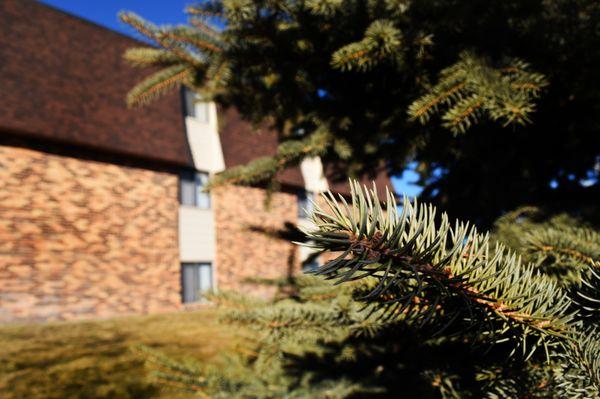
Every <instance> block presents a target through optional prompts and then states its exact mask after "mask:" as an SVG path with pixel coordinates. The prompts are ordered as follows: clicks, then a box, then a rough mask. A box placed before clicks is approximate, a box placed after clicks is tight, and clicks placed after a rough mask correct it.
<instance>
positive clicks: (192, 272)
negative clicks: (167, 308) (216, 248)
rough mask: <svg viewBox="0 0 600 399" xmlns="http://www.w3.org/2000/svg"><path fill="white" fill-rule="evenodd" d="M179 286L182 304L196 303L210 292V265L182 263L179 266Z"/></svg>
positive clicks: (211, 286)
mask: <svg viewBox="0 0 600 399" xmlns="http://www.w3.org/2000/svg"><path fill="white" fill-rule="evenodd" d="M181 286H182V296H183V303H192V302H198V301H201V300H202V299H203V296H204V294H206V293H207V292H209V291H211V290H212V288H213V284H212V264H210V263H183V264H182V265H181Z"/></svg>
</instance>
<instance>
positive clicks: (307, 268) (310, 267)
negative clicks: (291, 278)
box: [302, 254, 321, 272]
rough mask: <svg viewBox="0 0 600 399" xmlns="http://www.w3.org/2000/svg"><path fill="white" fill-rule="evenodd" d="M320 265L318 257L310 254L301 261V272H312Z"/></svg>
mask: <svg viewBox="0 0 600 399" xmlns="http://www.w3.org/2000/svg"><path fill="white" fill-rule="evenodd" d="M319 266H321V262H319V257H318V256H314V255H312V254H311V255H310V256H309V257H308V258H307V259H305V260H304V262H302V271H303V272H314V271H315V270H317V269H318V268H319Z"/></svg>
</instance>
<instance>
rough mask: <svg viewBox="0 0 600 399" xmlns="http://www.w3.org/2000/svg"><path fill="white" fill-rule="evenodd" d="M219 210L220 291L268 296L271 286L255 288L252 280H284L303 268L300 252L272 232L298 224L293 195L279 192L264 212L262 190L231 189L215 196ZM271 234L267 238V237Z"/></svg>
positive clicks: (217, 220) (217, 225)
mask: <svg viewBox="0 0 600 399" xmlns="http://www.w3.org/2000/svg"><path fill="white" fill-rule="evenodd" d="M212 195H213V201H214V210H215V221H216V234H217V237H216V238H217V257H216V273H217V279H218V287H219V289H222V290H236V291H239V292H252V293H253V294H259V295H263V296H267V295H269V294H271V293H272V291H273V290H272V289H269V287H267V286H264V285H260V284H252V283H249V282H248V279H249V278H250V279H251V278H268V279H272V278H281V277H287V276H289V275H290V274H293V273H297V272H298V270H299V261H298V259H297V258H298V250H297V248H296V246H295V245H293V244H291V243H290V242H289V240H285V239H276V238H273V237H272V236H269V234H272V233H275V232H278V231H282V230H283V231H285V223H286V222H291V223H294V224H295V223H296V221H297V203H296V196H295V195H294V194H290V193H286V192H276V193H273V194H272V198H271V203H270V206H269V207H268V208H265V206H264V201H265V196H266V193H265V191H264V190H262V189H260V188H252V187H240V186H227V187H220V188H217V189H215V190H213V192H212ZM265 233H267V234H265Z"/></svg>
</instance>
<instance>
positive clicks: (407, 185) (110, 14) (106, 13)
mask: <svg viewBox="0 0 600 399" xmlns="http://www.w3.org/2000/svg"><path fill="white" fill-rule="evenodd" d="M41 1H42V3H46V4H48V5H51V6H53V7H56V8H58V9H61V10H64V11H67V12H69V13H71V14H74V15H77V16H79V17H82V18H85V19H88V20H90V21H93V22H95V23H97V24H100V25H102V26H105V27H107V28H110V29H113V30H116V31H118V32H121V33H124V34H127V35H130V36H133V37H136V38H138V39H140V38H142V37H141V35H138V34H136V33H135V31H133V29H131V28H130V27H128V26H127V25H125V24H124V23H122V22H121V21H119V19H118V18H117V14H118V13H119V11H134V12H136V13H137V14H139V15H141V16H142V17H144V18H146V19H148V20H149V21H152V22H154V23H156V24H158V25H161V24H179V23H184V22H185V21H186V16H185V14H184V12H183V10H184V9H185V7H186V6H187V5H190V4H194V1H190V0H169V1H166V0H102V1H99V0H96V1H91V0H41ZM417 177H418V175H417V174H416V173H415V172H414V171H412V170H410V169H407V170H406V171H405V172H404V173H403V174H402V176H398V177H394V178H392V183H393V185H394V189H395V190H396V192H397V193H399V194H407V195H409V196H414V195H418V194H419V193H420V192H421V188H420V187H419V186H417V185H415V184H412V183H414V182H415V181H416V179H417Z"/></svg>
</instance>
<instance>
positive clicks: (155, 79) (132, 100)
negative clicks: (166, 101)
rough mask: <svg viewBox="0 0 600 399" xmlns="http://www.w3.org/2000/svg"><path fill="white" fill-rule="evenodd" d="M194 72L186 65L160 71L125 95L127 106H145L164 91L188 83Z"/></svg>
mask: <svg viewBox="0 0 600 399" xmlns="http://www.w3.org/2000/svg"><path fill="white" fill-rule="evenodd" d="M193 76H194V70H193V69H192V68H190V67H189V66H187V65H185V64H184V65H182V64H177V65H173V66H171V67H167V68H165V69H162V70H160V71H158V72H156V73H154V74H152V75H150V76H149V77H147V78H146V79H145V80H143V81H142V82H140V83H138V84H137V85H136V86H135V87H134V88H133V89H131V91H130V92H129V93H128V94H127V105H128V106H130V107H137V106H140V105H143V104H147V103H149V102H150V101H152V100H153V99H154V98H156V97H158V96H159V95H161V94H163V93H164V92H166V91H169V90H172V89H173V88H175V87H178V86H179V85H180V84H182V83H187V82H189V81H190V80H191V79H192V78H193Z"/></svg>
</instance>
